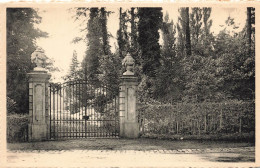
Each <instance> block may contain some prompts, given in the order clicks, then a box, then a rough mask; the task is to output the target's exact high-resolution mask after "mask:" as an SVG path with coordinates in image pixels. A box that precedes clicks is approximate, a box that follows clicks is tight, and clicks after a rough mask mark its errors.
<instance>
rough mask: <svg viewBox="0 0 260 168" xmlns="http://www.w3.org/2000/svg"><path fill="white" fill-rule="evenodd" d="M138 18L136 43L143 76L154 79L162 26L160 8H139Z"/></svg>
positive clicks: (158, 63) (158, 65) (157, 66)
mask: <svg viewBox="0 0 260 168" xmlns="http://www.w3.org/2000/svg"><path fill="white" fill-rule="evenodd" d="M138 18H139V22H138V33H139V36H138V43H139V45H140V50H141V53H142V54H141V64H142V70H143V74H144V75H147V76H148V77H155V76H156V69H158V68H159V67H160V55H161V53H160V45H159V38H160V35H159V29H160V28H161V26H162V8H139V9H138Z"/></svg>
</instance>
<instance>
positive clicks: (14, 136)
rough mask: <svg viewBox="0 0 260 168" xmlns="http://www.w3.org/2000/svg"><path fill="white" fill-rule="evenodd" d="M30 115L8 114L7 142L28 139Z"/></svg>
mask: <svg viewBox="0 0 260 168" xmlns="http://www.w3.org/2000/svg"><path fill="white" fill-rule="evenodd" d="M28 122H29V118H28V115H19V114H12V115H8V116H7V130H6V131H7V142H25V141H27V140H28Z"/></svg>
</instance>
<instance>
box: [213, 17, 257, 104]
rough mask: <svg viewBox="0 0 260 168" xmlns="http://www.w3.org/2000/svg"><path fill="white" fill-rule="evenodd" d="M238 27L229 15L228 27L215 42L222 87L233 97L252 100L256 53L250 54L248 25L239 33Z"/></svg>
mask: <svg viewBox="0 0 260 168" xmlns="http://www.w3.org/2000/svg"><path fill="white" fill-rule="evenodd" d="M237 28H238V26H236V24H235V22H234V19H233V18H231V17H228V18H227V20H226V27H225V28H224V29H223V30H222V31H221V32H220V33H219V34H218V36H217V38H216V42H215V44H214V48H215V53H216V55H217V56H218V64H219V67H220V68H219V72H220V75H221V76H222V78H223V84H222V85H221V89H222V90H223V91H224V92H225V93H226V94H228V95H229V96H230V97H231V98H233V99H240V100H241V99H242V100H244V99H251V100H252V99H254V89H255V67H254V54H251V55H249V54H248V46H247V42H248V39H247V38H246V37H247V36H246V35H247V29H246V28H247V25H246V26H245V28H244V29H243V30H242V31H241V32H238V33H237V32H236V31H235V30H236V29H237ZM252 39H254V38H252ZM253 41H254V40H253ZM253 46H254V45H253ZM253 51H254V50H253Z"/></svg>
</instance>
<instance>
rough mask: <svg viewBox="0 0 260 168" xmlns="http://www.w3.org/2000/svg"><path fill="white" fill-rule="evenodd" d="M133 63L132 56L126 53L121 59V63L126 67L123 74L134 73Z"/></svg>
mask: <svg viewBox="0 0 260 168" xmlns="http://www.w3.org/2000/svg"><path fill="white" fill-rule="evenodd" d="M134 63H135V62H134V59H133V57H132V56H131V55H130V54H129V53H128V54H127V55H126V57H125V58H124V59H123V61H122V65H123V66H125V67H126V72H124V73H123V75H134V72H133V68H134Z"/></svg>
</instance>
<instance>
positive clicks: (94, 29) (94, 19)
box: [82, 8, 103, 81]
mask: <svg viewBox="0 0 260 168" xmlns="http://www.w3.org/2000/svg"><path fill="white" fill-rule="evenodd" d="M87 30H88V33H87V40H88V48H87V51H86V55H85V57H84V59H83V62H82V69H83V71H84V74H85V77H86V78H87V79H91V80H93V81H97V80H98V74H100V72H99V58H100V56H102V50H103V47H102V43H101V38H102V34H101V33H100V32H102V30H101V26H100V18H99V10H98V8H90V18H89V20H88V25H87Z"/></svg>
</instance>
